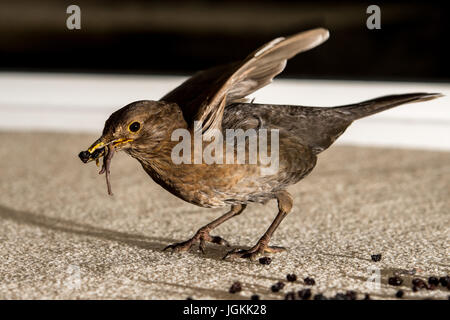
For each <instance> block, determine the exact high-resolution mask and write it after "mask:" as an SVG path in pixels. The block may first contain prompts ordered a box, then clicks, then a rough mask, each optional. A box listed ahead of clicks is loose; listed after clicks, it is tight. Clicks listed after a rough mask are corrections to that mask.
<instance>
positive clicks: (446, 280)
mask: <svg viewBox="0 0 450 320" xmlns="http://www.w3.org/2000/svg"><path fill="white" fill-rule="evenodd" d="M439 283H440V284H441V286H443V287H446V286H447V285H448V284H449V283H450V277H449V276H445V277H440V278H439Z"/></svg>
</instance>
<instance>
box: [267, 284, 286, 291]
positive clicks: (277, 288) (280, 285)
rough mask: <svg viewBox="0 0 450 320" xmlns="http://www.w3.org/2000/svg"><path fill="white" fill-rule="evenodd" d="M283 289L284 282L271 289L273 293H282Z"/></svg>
mask: <svg viewBox="0 0 450 320" xmlns="http://www.w3.org/2000/svg"><path fill="white" fill-rule="evenodd" d="M283 288H284V283H283V282H277V283H275V284H274V285H273V286H272V287H271V288H270V289H271V290H272V292H278V291H280V290H281V289H283Z"/></svg>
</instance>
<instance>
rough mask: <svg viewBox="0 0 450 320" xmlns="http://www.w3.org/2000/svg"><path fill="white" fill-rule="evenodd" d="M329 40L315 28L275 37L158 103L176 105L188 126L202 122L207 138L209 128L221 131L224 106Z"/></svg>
mask: <svg viewBox="0 0 450 320" xmlns="http://www.w3.org/2000/svg"><path fill="white" fill-rule="evenodd" d="M328 37H329V33H328V30H326V29H322V28H318V29H313V30H309V31H305V32H301V33H298V34H295V35H293V36H290V37H287V38H283V37H280V38H276V39H274V40H272V41H270V42H268V43H267V44H265V45H263V46H262V47H260V48H258V49H257V50H256V51H254V52H253V53H251V54H250V55H249V56H247V58H246V59H244V60H243V61H241V62H235V63H232V64H229V65H224V66H219V67H215V68H212V69H208V70H205V71H201V72H199V73H197V74H196V75H194V76H193V77H191V78H190V79H188V80H187V81H185V82H184V83H182V84H181V85H180V86H179V87H177V88H175V89H174V90H173V91H171V92H169V93H168V94H166V95H165V96H164V97H162V98H161V100H163V101H167V102H175V103H177V104H178V105H179V106H180V108H181V109H182V111H183V115H184V117H185V119H186V121H187V122H188V123H189V124H190V125H193V122H194V121H202V125H203V134H204V135H205V136H206V137H208V136H209V135H210V133H211V129H221V124H222V118H223V112H224V109H225V107H226V106H227V105H229V104H231V103H234V102H237V101H241V99H243V98H245V97H246V96H248V95H249V94H251V93H253V92H255V91H256V90H258V89H260V88H262V87H264V86H266V85H268V84H269V83H271V82H272V79H273V78H274V77H275V76H277V75H278V74H279V73H281V72H282V71H283V70H284V68H285V66H286V63H287V60H288V59H290V58H292V57H293V56H295V55H296V54H298V53H300V52H303V51H307V50H310V49H312V48H314V47H316V46H318V45H320V44H321V43H323V42H324V41H326V40H327V39H328Z"/></svg>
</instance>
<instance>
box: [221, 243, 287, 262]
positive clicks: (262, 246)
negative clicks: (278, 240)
mask: <svg viewBox="0 0 450 320" xmlns="http://www.w3.org/2000/svg"><path fill="white" fill-rule="evenodd" d="M282 251H286V248H284V247H276V246H269V245H268V244H267V243H265V242H263V241H258V243H257V244H256V245H255V246H254V247H252V248H250V249H248V250H244V249H234V250H231V251H230V252H228V253H227V254H226V255H225V256H224V257H223V259H224V260H225V259H228V258H243V259H250V260H252V261H253V260H256V258H257V257H258V256H259V255H261V254H264V253H277V252H282Z"/></svg>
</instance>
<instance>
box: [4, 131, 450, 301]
mask: <svg viewBox="0 0 450 320" xmlns="http://www.w3.org/2000/svg"><path fill="white" fill-rule="evenodd" d="M94 138H96V137H94V136H91V135H84V134H79V135H76V134H72V135H69V134H45V133H1V134H0V139H1V141H2V144H1V147H0V175H1V179H0V257H1V260H0V298H2V299H21V298H25V299H55V298H56V299H67V298H68V299H73V298H82V299H86V298H87V299H99V298H107V299H117V298H124V299H185V298H186V297H188V296H190V297H193V298H195V299H247V298H248V297H249V296H250V295H251V294H253V293H257V294H259V295H260V296H261V297H262V298H266V299H280V298H283V297H284V294H285V293H286V292H288V291H290V290H293V289H295V290H297V289H301V288H304V287H306V286H305V285H304V284H303V282H302V281H297V282H296V283H294V284H288V285H287V286H286V287H285V289H284V290H282V292H280V293H277V294H275V293H271V292H270V289H269V288H270V286H271V285H272V284H273V283H275V282H276V281H278V280H284V279H285V276H286V274H287V273H295V274H297V276H298V277H299V278H300V279H303V278H304V277H306V276H309V277H313V278H314V279H315V280H316V285H315V286H313V287H312V290H313V293H318V292H321V293H324V294H325V295H327V296H331V295H334V294H335V293H336V292H343V291H346V290H355V291H357V292H358V294H359V297H360V298H361V297H362V296H363V293H370V294H371V296H372V297H373V298H392V297H394V294H395V292H396V290H397V288H394V287H392V286H390V285H388V284H387V278H388V277H389V276H391V275H392V274H393V273H394V272H398V273H405V272H406V271H409V270H413V269H414V270H416V276H421V277H428V276H430V275H438V276H442V275H445V274H448V273H449V271H450V261H449V244H450V241H449V237H450V232H449V226H450V153H444V152H430V151H427V152H425V151H411V150H394V149H379V148H362V147H344V146H337V147H333V148H331V149H330V150H328V151H326V152H325V153H324V154H322V155H321V156H320V159H319V164H318V166H317V168H316V170H315V171H314V172H313V173H312V174H311V175H310V176H309V177H308V178H307V179H305V180H304V181H302V182H300V183H299V184H297V185H296V186H293V187H291V188H290V191H291V193H292V194H293V197H294V199H295V201H294V211H293V212H292V213H291V214H290V215H289V216H288V217H287V218H286V219H285V221H284V222H283V223H282V224H281V227H280V228H279V229H278V231H277V232H276V234H275V236H274V238H273V241H272V244H274V245H283V246H286V247H288V248H289V251H287V252H285V253H282V254H276V255H274V256H273V262H272V264H270V265H268V266H263V265H260V264H259V263H258V262H253V263H252V262H248V261H233V262H230V261H223V260H221V258H222V256H223V255H224V254H225V253H226V252H227V250H229V249H227V248H224V247H220V246H215V245H209V246H208V247H207V253H206V255H202V254H200V253H198V252H192V253H187V254H171V253H167V252H162V251H161V250H162V249H163V248H164V247H165V246H166V245H167V244H169V243H172V242H174V241H181V240H185V239H187V237H188V236H191V235H192V234H193V233H194V232H195V231H196V230H197V229H198V228H199V227H200V226H202V225H203V224H205V223H207V222H209V221H210V220H212V219H213V218H215V217H217V216H219V215H220V214H221V213H222V212H224V210H225V209H214V210H212V209H203V208H198V207H196V206H193V205H190V204H188V203H185V202H183V201H182V200H179V199H177V198H175V197H174V196H172V195H170V194H169V193H167V192H166V191H165V190H163V189H162V188H160V187H159V186H158V185H156V184H155V183H154V182H153V181H151V180H150V179H149V178H148V177H147V176H146V174H145V173H144V171H143V170H142V169H141V168H140V165H139V164H138V163H137V162H136V161H135V160H133V159H131V158H128V157H127V156H125V155H124V154H120V155H116V157H115V158H114V160H113V164H112V183H113V191H114V193H115V196H114V197H113V198H111V197H109V196H108V195H107V194H106V186H105V181H104V177H103V176H99V175H98V174H97V171H98V169H97V168H96V167H95V165H93V164H90V165H83V164H82V163H81V162H80V161H79V160H78V159H77V153H78V151H80V150H81V149H83V148H85V147H86V146H87V145H88V144H90V143H91V142H92V141H93V139H94ZM275 213H276V204H275V203H274V202H273V203H269V204H268V205H266V206H261V205H251V206H249V208H248V209H247V210H246V212H245V213H243V214H242V215H240V216H238V217H236V218H234V219H232V220H230V221H229V222H227V223H225V224H224V225H222V226H220V227H219V228H218V229H217V230H216V232H215V234H219V235H221V236H223V237H224V238H225V239H227V240H228V241H230V243H231V244H232V245H233V246H239V245H240V246H247V247H248V246H250V245H252V244H253V243H254V242H255V241H256V240H257V239H258V238H259V236H260V235H261V234H262V233H263V232H264V230H265V229H266V228H267V226H268V225H269V224H270V222H271V220H272V219H273V218H274V216H275ZM374 253H381V254H382V256H383V258H382V260H381V261H380V262H373V261H371V259H370V255H371V254H374ZM378 273H379V274H380V278H381V285H380V287H379V288H377V287H376V284H375V285H374V284H373V283H371V282H367V281H366V280H367V278H368V277H370V276H371V274H374V275H375V278H376V275H377V274H378ZM402 277H403V278H404V280H405V281H404V284H403V285H402V286H400V287H399V288H401V289H404V290H405V298H438V299H447V296H448V295H449V291H448V290H447V289H443V288H442V287H441V288H439V289H438V290H434V291H426V290H425V291H420V292H417V293H413V292H412V291H411V286H410V280H411V276H403V275H402ZM235 280H239V281H241V282H242V283H243V291H242V292H240V293H238V294H234V295H232V294H230V293H228V289H229V287H230V285H231V284H232V282H233V281H235Z"/></svg>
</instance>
